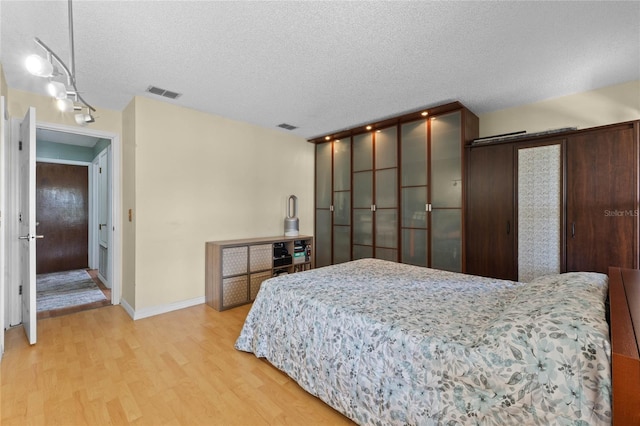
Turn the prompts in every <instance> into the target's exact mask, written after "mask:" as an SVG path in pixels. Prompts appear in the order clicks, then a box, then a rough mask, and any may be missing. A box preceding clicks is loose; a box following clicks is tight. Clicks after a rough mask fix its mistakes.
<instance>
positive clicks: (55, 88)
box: [47, 81, 67, 99]
mask: <svg viewBox="0 0 640 426" xmlns="http://www.w3.org/2000/svg"><path fill="white" fill-rule="evenodd" d="M47 92H49V95H51V96H52V97H54V98H56V99H65V98H66V97H67V87H66V86H65V85H64V84H63V83H60V82H59V81H50V82H49V84H47Z"/></svg>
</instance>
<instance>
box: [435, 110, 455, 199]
mask: <svg viewBox="0 0 640 426" xmlns="http://www.w3.org/2000/svg"><path fill="white" fill-rule="evenodd" d="M460 125H461V117H460V112H454V113H451V114H446V115H442V116H438V117H434V118H432V119H431V185H432V195H431V196H432V200H431V203H432V204H433V208H442V207H449V208H451V207H457V208H462V146H461V142H460V140H461V137H462V135H461V129H460Z"/></svg>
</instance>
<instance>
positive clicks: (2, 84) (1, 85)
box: [0, 64, 8, 96]
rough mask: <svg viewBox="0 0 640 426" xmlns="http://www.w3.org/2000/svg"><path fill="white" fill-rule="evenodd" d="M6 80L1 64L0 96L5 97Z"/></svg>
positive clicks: (6, 90)
mask: <svg viewBox="0 0 640 426" xmlns="http://www.w3.org/2000/svg"><path fill="white" fill-rule="evenodd" d="M7 92H8V89H7V80H6V78H5V76H4V70H3V69H2V64H0V96H7Z"/></svg>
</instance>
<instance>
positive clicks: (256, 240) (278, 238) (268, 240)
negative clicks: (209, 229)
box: [207, 235, 313, 246]
mask: <svg viewBox="0 0 640 426" xmlns="http://www.w3.org/2000/svg"><path fill="white" fill-rule="evenodd" d="M310 239H313V237H312V236H311V235H297V236H295V237H287V236H284V235H279V236H276V237H259V238H242V239H238V240H222V241H207V245H209V244H214V245H219V246H230V245H239V244H248V245H250V244H261V243H279V242H284V241H294V240H310Z"/></svg>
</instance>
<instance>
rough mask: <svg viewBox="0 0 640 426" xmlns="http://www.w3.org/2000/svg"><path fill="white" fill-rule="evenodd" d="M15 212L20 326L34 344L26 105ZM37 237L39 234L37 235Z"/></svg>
mask: <svg viewBox="0 0 640 426" xmlns="http://www.w3.org/2000/svg"><path fill="white" fill-rule="evenodd" d="M19 143H20V147H19V156H20V171H19V173H20V177H19V187H20V190H19V197H20V204H19V205H20V211H19V213H18V221H19V225H18V227H19V234H18V235H19V237H18V239H19V240H20V287H21V288H22V325H23V326H24V331H25V333H26V334H27V339H29V343H30V344H32V345H33V344H35V343H36V336H37V331H36V323H37V317H36V314H37V312H36V110H35V108H33V107H30V108H29V111H27V115H25V117H24V120H23V121H22V123H21V124H20V142H19ZM38 237H40V236H38Z"/></svg>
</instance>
